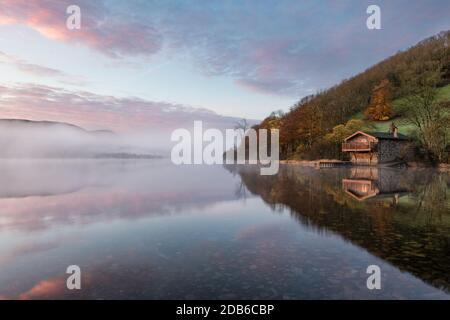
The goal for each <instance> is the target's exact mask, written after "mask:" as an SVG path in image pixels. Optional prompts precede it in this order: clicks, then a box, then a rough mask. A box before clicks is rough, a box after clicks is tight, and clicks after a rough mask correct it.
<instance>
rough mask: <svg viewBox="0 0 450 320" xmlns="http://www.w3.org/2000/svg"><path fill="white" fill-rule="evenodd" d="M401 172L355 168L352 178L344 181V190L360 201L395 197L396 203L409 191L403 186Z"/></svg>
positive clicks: (352, 171)
mask: <svg viewBox="0 0 450 320" xmlns="http://www.w3.org/2000/svg"><path fill="white" fill-rule="evenodd" d="M400 174H401V172H399V171H397V170H391V169H383V168H373V167H354V168H352V170H351V175H350V178H348V179H343V180H342V188H343V189H344V191H345V192H346V193H347V194H349V195H350V196H351V197H353V198H354V199H356V200H358V201H364V200H366V199H369V198H374V197H377V198H381V197H389V198H392V197H394V202H396V200H398V198H399V197H400V196H401V195H402V194H404V193H405V192H407V191H408V190H407V189H406V188H404V187H402V185H401V181H400Z"/></svg>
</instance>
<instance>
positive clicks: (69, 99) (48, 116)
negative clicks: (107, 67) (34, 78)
mask: <svg viewBox="0 0 450 320" xmlns="http://www.w3.org/2000/svg"><path fill="white" fill-rule="evenodd" d="M0 118H14V119H28V120H38V121H39V120H47V121H58V122H68V123H71V124H75V125H79V126H81V127H83V128H85V129H111V130H113V131H119V132H120V131H122V132H123V131H134V130H142V131H146V130H156V131H158V130H160V131H161V130H163V131H164V130H173V129H176V128H180V127H184V128H186V127H187V128H190V127H191V126H192V125H193V122H194V121H195V120H202V121H203V122H204V123H205V126H210V127H215V128H219V129H223V128H233V127H234V125H235V123H236V121H237V119H236V118H233V117H225V116H221V115H218V114H216V113H214V112H212V111H209V110H207V109H202V108H194V107H190V106H186V105H180V104H173V103H168V102H159V101H149V100H144V99H140V98H134V97H130V98H118V97H114V96H106V95H98V94H94V93H91V92H87V91H69V90H64V89H61V88H55V87H49V86H42V85H34V84H21V85H17V86H1V85H0Z"/></svg>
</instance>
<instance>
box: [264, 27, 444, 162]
mask: <svg viewBox="0 0 450 320" xmlns="http://www.w3.org/2000/svg"><path fill="white" fill-rule="evenodd" d="M449 43H450V31H446V32H441V33H440V34H438V35H436V36H433V37H431V38H428V39H426V40H424V41H422V42H420V43H418V44H417V45H415V46H413V47H411V48H409V49H408V50H406V51H402V52H399V53H397V54H395V55H393V56H392V57H390V58H388V59H386V60H384V61H382V62H380V63H378V64H376V65H374V66H372V67H371V68H369V69H367V70H365V71H364V72H362V73H360V74H358V75H356V76H354V77H352V78H350V79H346V80H343V81H342V82H341V83H340V84H338V85H336V86H334V87H332V88H329V89H327V90H324V91H322V92H318V93H317V94H315V95H312V96H308V97H305V98H303V99H301V100H300V101H299V102H298V103H296V104H295V105H294V106H293V107H292V108H291V109H290V111H289V112H288V113H285V114H283V113H281V112H274V113H272V114H271V115H270V116H269V117H268V118H266V119H264V120H263V121H262V122H261V123H260V124H259V125H257V126H256V129H258V128H265V129H273V128H276V129H279V130H280V152H281V158H282V159H287V158H300V159H317V158H342V157H344V155H342V154H341V152H340V142H341V141H342V139H343V138H344V137H345V136H346V135H348V134H350V133H352V132H353V131H355V130H359V129H365V130H372V129H373V130H375V129H377V128H378V129H385V128H387V126H388V124H390V123H391V122H392V121H394V122H395V123H396V124H397V125H398V126H400V130H402V128H406V127H407V128H408V131H409V132H408V133H409V134H410V135H411V137H412V138H413V139H414V141H415V144H414V148H415V151H414V153H415V154H416V156H419V155H418V154H420V156H421V157H423V158H427V159H428V160H432V161H438V162H447V161H448V145H449V142H448V140H449V132H448V128H449V127H450V125H449V111H448V109H449V106H450V103H449V101H450V97H449V96H450V95H449V92H450V86H449V85H450V47H449Z"/></svg>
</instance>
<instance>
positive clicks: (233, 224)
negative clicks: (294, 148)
mask: <svg viewBox="0 0 450 320" xmlns="http://www.w3.org/2000/svg"><path fill="white" fill-rule="evenodd" d="M0 176H1V177H2V179H1V184H0V298H13V299H75V298H76V299H78V298H83V299H108V298H109V299H122V298H124V299H185V298H186V299H210V298H216V299H241V298H242V299H251V298H257V299H338V298H343V299H380V298H387V299H402V298H407V299H412V298H425V299H448V298H449V297H450V296H449V292H450V272H449V271H450V191H449V190H450V188H449V186H450V175H449V174H444V173H437V172H435V171H433V170H407V169H369V168H358V169H323V170H316V169H312V168H302V167H295V166H282V167H281V168H280V172H279V174H278V175H276V176H260V175H259V170H258V169H257V168H252V167H247V168H239V167H230V168H224V167H222V166H212V167H208V166H180V167H176V166H173V165H171V164H168V163H167V162H166V161H162V160H158V161H156V160H155V161H81V160H80V161H75V160H74V161H58V160H51V161H15V162H12V161H1V162H0ZM74 264H75V265H79V266H80V267H81V270H82V290H79V291H69V290H67V289H66V284H65V281H66V277H67V275H66V274H65V270H66V268H67V266H69V265H74ZM373 264H375V265H378V266H379V267H380V268H381V272H382V289H381V290H368V289H367V287H366V279H367V276H368V275H367V274H366V268H367V267H368V266H369V265H373Z"/></svg>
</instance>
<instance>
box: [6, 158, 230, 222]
mask: <svg viewBox="0 0 450 320" xmlns="http://www.w3.org/2000/svg"><path fill="white" fill-rule="evenodd" d="M8 168H9V169H10V170H13V172H14V171H15V170H14V166H12V165H9V166H8ZM31 168H32V166H31ZM38 169H39V170H36V171H35V172H33V179H24V178H20V175H21V174H23V172H22V173H21V171H20V170H21V168H20V166H19V167H18V168H17V170H16V171H17V179H16V180H17V181H15V179H14V174H11V175H10V180H11V184H13V185H14V190H15V192H16V193H18V194H22V193H23V192H22V190H21V189H22V188H23V189H24V190H28V191H30V190H31V191H33V192H37V191H39V189H42V190H44V191H45V190H47V191H50V194H54V195H48V196H45V197H40V196H33V193H31V194H30V196H28V197H25V198H4V199H0V208H1V209H2V210H1V211H0V230H1V229H12V230H16V229H18V230H27V231H30V230H40V229H45V228H48V227H50V226H53V225H58V224H90V223H93V222H98V221H103V220H108V221H111V219H117V218H120V219H136V218H141V217H144V216H148V215H164V214H173V213H177V212H180V211H182V210H185V209H186V208H202V207H204V206H208V205H211V204H213V203H215V202H218V201H223V200H227V199H234V198H235V195H234V187H233V186H234V183H233V179H234V178H233V177H230V175H228V174H227V173H226V172H225V171H224V170H223V169H222V168H221V167H209V168H203V169H200V168H195V167H192V168H189V167H184V168H183V169H180V168H177V167H175V166H172V165H168V164H154V163H152V162H149V163H148V164H147V165H142V163H140V164H138V165H136V164H135V163H134V162H132V161H131V162H125V163H124V162H120V161H118V162H116V163H108V165H105V164H104V163H103V162H95V161H92V162H86V163H85V165H84V166H80V165H79V164H77V165H72V164H71V163H70V162H69V163H67V164H66V165H61V167H60V168H59V169H58V170H57V171H56V172H57V173H58V175H55V174H48V172H47V171H51V170H52V162H49V163H48V167H47V168H46V166H45V165H42V164H41V165H40V166H39V167H38ZM179 170H182V172H183V173H181V171H180V172H179ZM27 172H31V170H28V171H27ZM213 172H214V174H215V175H217V173H219V177H220V176H221V178H220V179H221V183H220V184H217V183H214V181H211V180H210V179H209V176H210V174H212V173H213ZM220 173H221V174H220ZM49 177H51V179H49ZM222 178H223V179H225V180H230V183H223V181H222ZM43 181H45V183H44V182H43ZM25 182H29V183H25ZM30 183H31V184H33V185H34V186H31V185H30ZM74 186H76V187H78V188H80V190H78V191H76V192H72V193H66V194H59V191H58V190H60V189H61V190H67V189H68V188H70V187H74Z"/></svg>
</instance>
